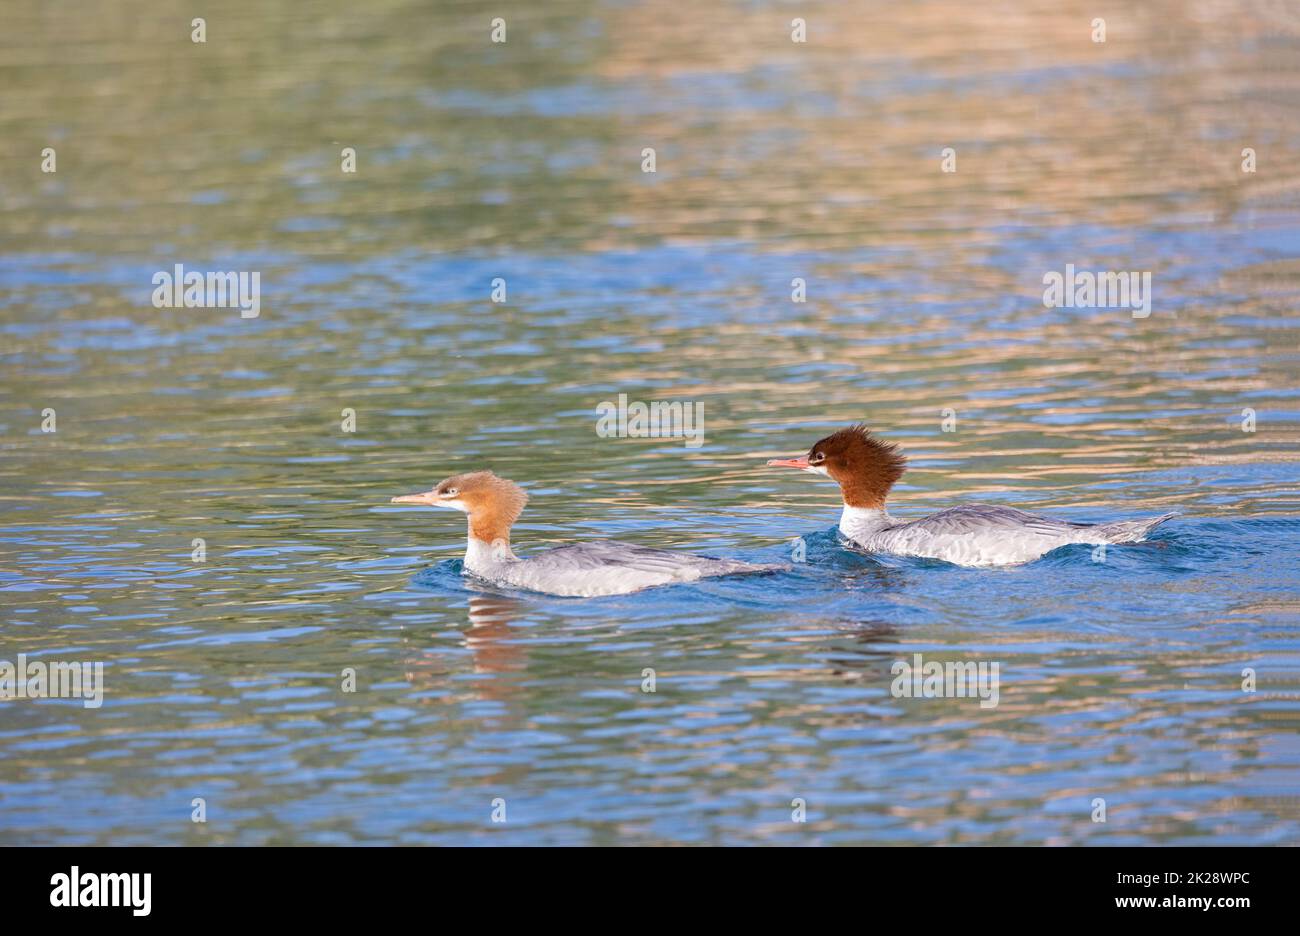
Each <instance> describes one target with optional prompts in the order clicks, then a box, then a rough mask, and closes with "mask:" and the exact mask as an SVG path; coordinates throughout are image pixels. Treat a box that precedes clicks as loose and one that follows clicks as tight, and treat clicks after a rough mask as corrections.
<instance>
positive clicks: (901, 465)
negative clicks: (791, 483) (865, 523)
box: [768, 423, 907, 510]
mask: <svg viewBox="0 0 1300 936" xmlns="http://www.w3.org/2000/svg"><path fill="white" fill-rule="evenodd" d="M768 464H769V465H780V466H782V467H786V468H800V469H802V470H804V471H811V472H815V473H816V474H824V475H827V476H828V477H831V478H834V479H835V480H836V481H838V482H839V485H840V492H841V493H842V494H843V495H844V503H845V504H846V505H848V506H849V507H864V508H867V509H870V510H879V509H882V508H883V507H884V506H885V498H886V497H887V496H888V494H889V489H890V488H892V487H893V486H894V483H895V482H896V481H897V480H898V479H899V478H901V477H902V476H903V472H904V471H906V470H907V459H906V458H904V457H903V454H902V453H901V452H899V451H898V446H896V445H894V444H893V443H892V442H884V441H882V440H880V439H877V438H876V437H875V436H873V435H872V434H871V433H870V432H869V431H868V430H867V427H866V426H864V425H862V424H861V423H859V424H858V425H856V426H849V427H848V428H846V429H841V430H840V431H839V432H835V433H832V434H831V435H828V436H827V437H826V438H824V439H821V440H819V441H818V442H817V443H816V444H814V445H813V447H812V448H811V449H809V450H808V454H807V455H805V456H803V457H801V458H788V459H774V460H773V461H769V462H768Z"/></svg>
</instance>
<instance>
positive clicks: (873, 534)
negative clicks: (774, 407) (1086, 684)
mask: <svg viewBox="0 0 1300 936" xmlns="http://www.w3.org/2000/svg"><path fill="white" fill-rule="evenodd" d="M768 464H769V465H775V466H779V467H782V468H798V469H799V470H800V471H810V472H813V473H814V474H820V475H825V476H826V477H828V478H833V479H834V480H835V481H837V482H839V485H840V493H841V494H842V495H843V497H844V513H843V514H841V515H840V532H841V533H842V534H844V536H846V537H847V538H848V539H850V540H852V541H853V542H854V543H856V544H857V545H858V546H860V547H862V548H863V549H865V550H867V551H868V552H878V553H888V554H891V555H895V556H917V557H921V558H926V559H942V560H944V561H945V562H951V563H955V564H956V565H962V566H998V565H1017V564H1019V563H1022V562H1030V561H1031V560H1034V559H1037V558H1038V557H1039V556H1042V555H1043V554H1045V553H1048V552H1051V551H1052V550H1053V549H1056V548H1057V547H1059V546H1066V545H1068V544H1070V543H1087V544H1090V545H1100V544H1103V543H1105V544H1108V545H1109V544H1115V543H1138V542H1141V541H1142V540H1144V539H1146V536H1147V534H1148V533H1149V532H1151V530H1152V529H1153V528H1154V527H1156V526H1158V525H1159V524H1161V523H1164V522H1165V521H1166V520H1168V519H1169V518H1170V517H1172V516H1175V515H1174V514H1171V513H1170V514H1165V515H1164V516H1161V517H1154V518H1152V519H1148V520H1121V521H1119V522H1118V523H1102V524H1088V523H1068V522H1066V521H1064V520H1053V519H1052V518H1050V517H1041V516H1038V515H1036V514H1031V513H1026V512H1025V511H1023V510H1016V509H1015V508H1013V507H992V506H984V505H978V504H977V505H971V506H966V507H952V508H949V509H948V510H941V511H939V513H937V514H933V515H932V516H929V517H924V518H922V519H920V520H912V521H910V522H904V521H901V520H895V519H894V518H893V517H891V516H890V515H889V514H888V513H887V512H886V511H885V496H886V495H887V494H888V493H889V489H890V488H892V487H893V486H894V482H896V481H897V480H898V479H899V478H900V477H902V475H903V472H904V471H906V470H907V460H906V459H905V458H904V457H903V455H902V454H901V453H900V452H899V451H898V447H897V446H896V445H894V444H893V443H890V442H884V441H881V440H880V439H878V438H876V437H875V436H873V435H872V434H871V433H870V432H869V431H868V430H867V427H866V426H864V425H861V424H859V425H856V426H850V427H848V428H847V429H841V430H840V431H839V432H836V433H834V434H833V435H829V436H827V437H826V438H824V439H822V440H821V441H820V442H818V443H817V444H816V445H814V446H813V447H812V449H810V450H809V452H808V454H807V455H803V456H800V457H798V458H774V459H772V460H771V461H769V462H768Z"/></svg>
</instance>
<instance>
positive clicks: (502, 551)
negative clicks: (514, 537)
mask: <svg viewBox="0 0 1300 936" xmlns="http://www.w3.org/2000/svg"><path fill="white" fill-rule="evenodd" d="M517 561H518V557H517V556H515V554H514V553H512V552H511V551H510V543H509V542H507V541H506V540H497V541H496V542H495V543H489V542H486V541H484V540H481V539H479V538H478V537H476V536H471V537H470V538H469V545H468V546H467V547H466V549H465V568H467V569H469V570H470V571H471V572H476V571H478V570H480V569H488V568H491V567H492V566H494V565H499V564H500V563H502V562H517Z"/></svg>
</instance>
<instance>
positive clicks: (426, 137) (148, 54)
mask: <svg viewBox="0 0 1300 936" xmlns="http://www.w3.org/2000/svg"><path fill="white" fill-rule="evenodd" d="M194 15H195V13H194V10H193V9H192V5H188V4H180V3H176V2H171V0H164V2H162V3H151V4H142V3H109V4H104V5H100V6H98V7H97V8H96V9H94V10H91V9H86V8H84V7H83V6H81V5H78V4H71V3H45V2H36V0H15V2H10V3H8V4H7V5H6V13H5V20H6V25H5V29H4V30H3V32H2V33H0V81H2V82H3V87H4V95H3V97H2V98H0V166H3V172H0V208H2V209H3V215H2V217H3V224H2V225H0V362H2V363H0V368H2V369H0V447H2V450H3V457H2V458H0V501H2V503H3V510H2V512H0V612H2V613H0V660H8V661H13V660H14V659H15V658H16V655H17V654H25V655H26V656H27V657H29V658H32V659H41V660H47V661H58V660H97V661H102V662H103V663H104V666H105V680H106V686H107V691H106V696H105V701H104V704H103V706H102V708H99V709H87V708H85V707H83V706H82V705H81V704H80V702H78V701H75V700H13V701H6V702H0V841H3V842H6V843H99V844H108V843H165V844H180V843H184V844H198V843H238V844H256V843H295V844H298V843H302V844H305V843H316V844H331V843H429V844H442V843H516V844H570V843H571V844H630V843H687V844H691V843H761V842H773V843H785V844H800V843H817V844H834V843H888V844H934V843H952V844H957V843H983V844H989V843H1013V842H1014V843H1053V844H1056V843H1082V844H1112V843H1166V842H1183V843H1247V844H1248V843H1295V842H1297V841H1298V840H1300V799H1298V798H1297V797H1300V736H1298V735H1297V729H1300V704H1297V699H1298V698H1300V551H1298V550H1297V547H1296V541H1297V534H1300V503H1298V500H1300V497H1298V495H1300V480H1298V479H1297V473H1298V472H1297V469H1298V467H1300V466H1298V464H1297V462H1298V459H1297V451H1298V446H1297V443H1298V442H1300V431H1298V429H1300V360H1298V358H1300V318H1298V316H1297V307H1298V306H1297V303H1298V300H1300V168H1298V167H1300V15H1298V14H1296V13H1295V11H1294V10H1293V9H1291V8H1290V7H1289V6H1288V5H1286V4H1283V3H1280V2H1268V0H1260V2H1257V3H1247V2H1241V3H1235V2H1188V3H1173V2H1157V3H1153V4H1146V5H1143V9H1142V10H1141V11H1140V12H1136V13H1132V14H1124V13H1121V12H1118V11H1116V12H1114V13H1108V14H1107V32H1108V35H1107V41H1106V42H1105V43H1104V44H1101V43H1094V42H1092V41H1091V39H1090V27H1089V25H1088V24H1089V23H1090V22H1091V20H1092V18H1093V17H1094V16H1096V15H1098V14H1097V12H1096V11H1095V10H1094V8H1093V5H1087V4H1079V3H1070V2H1067V3H1065V4H1061V3H1057V2H1046V0H1043V2H1038V0H1029V2H1020V3H1015V4H1006V5H1003V4H998V3H994V4H992V5H989V4H968V3H962V2H956V0H939V2H923V3H919V4H909V5H897V4H861V5H854V4H839V3H836V4H830V3H827V4H818V3H801V4H799V5H797V9H796V8H795V7H791V6H790V5H788V4H770V5H769V4H762V3H734V4H731V3H716V2H712V0H700V2H693V3H691V4H688V5H685V6H683V5H670V4H666V3H624V2H591V3H581V2H562V3H548V4H517V5H514V6H510V5H509V4H507V5H505V6H502V5H500V4H497V5H491V6H489V5H481V4H477V3H468V2H466V3H419V2H403V0H379V2H376V3H366V4H348V3H336V2H308V3H301V2H300V3H288V2H269V3H261V2H259V3H256V4H254V3H250V2H243V0H241V2H234V3H228V4H222V5H221V10H219V11H218V10H213V11H212V12H211V13H209V14H208V23H207V42H206V43H203V44H195V43H193V42H191V41H190V35H189V27H188V26H187V25H186V24H188V23H189V22H190V20H191V19H192V17H193V16H194ZM493 16H505V17H506V19H507V24H508V41H507V42H506V43H505V44H495V45H494V44H492V43H490V42H489V41H488V34H489V28H490V27H489V23H490V20H491V18H492V17H493ZM793 16H801V17H804V18H806V19H807V21H808V24H809V25H808V30H809V41H808V42H807V43H803V44H797V43H793V42H791V41H790V20H791V18H792V17H793ZM46 147H51V148H53V149H54V150H55V151H56V153H57V171H56V172H54V173H42V172H41V152H42V150H43V149H44V148H46ZM343 147H353V148H355V150H356V153H357V167H358V171H357V172H356V173H343V172H341V171H340V159H341V155H340V151H341V149H342V148H343ZM646 147H653V148H654V149H655V151H656V162H657V166H656V168H657V172H655V173H654V174H649V173H644V172H642V171H641V166H642V158H643V156H642V151H643V149H644V148H646ZM944 147H952V148H954V150H955V153H956V160H957V163H956V166H957V171H956V172H954V173H945V172H942V171H941V168H940V161H941V158H942V157H941V151H942V150H943V148H944ZM1246 147H1249V148H1251V149H1253V150H1254V151H1255V153H1256V160H1257V170H1256V171H1255V172H1254V173H1245V172H1242V171H1241V163H1242V159H1243V156H1242V150H1243V148H1246ZM176 263H182V264H185V265H186V267H187V268H189V269H195V270H256V271H259V272H260V274H261V283H262V300H261V301H262V308H261V314H260V316H259V317H258V318H255V319H243V318H241V317H240V316H239V313H238V311H236V310H229V309H193V308H192V309H184V308H181V309H169V308H161V309H159V308H155V307H153V305H152V304H151V302H150V295H151V292H152V289H153V286H152V283H151V278H152V276H153V274H154V272H155V271H159V270H171V269H172V267H173V265H174V264H176ZM1067 263H1073V264H1075V265H1076V266H1077V267H1078V268H1079V269H1116V270H1139V271H1150V272H1151V273H1152V275H1153V282H1154V293H1153V303H1152V313H1151V315H1150V317H1149V318H1145V319H1139V318H1134V317H1133V316H1132V315H1130V314H1129V312H1128V311H1126V310H1123V309H1048V308H1045V307H1044V305H1043V302H1042V290H1043V286H1042V277H1043V274H1044V272H1046V271H1050V270H1063V269H1064V267H1065V264H1067ZM498 277H500V278H502V279H504V280H505V282H506V284H507V290H508V296H507V301H506V302H505V303H503V304H494V303H493V302H491V301H490V292H491V289H492V286H491V284H492V281H493V279H494V278H498ZM795 278H802V279H804V280H805V281H806V284H807V287H806V288H807V301H806V302H803V303H795V302H792V301H791V289H792V287H791V281H792V280H793V279H795ZM619 393H626V394H628V396H629V398H630V399H632V400H645V401H651V400H675V401H685V402H693V403H698V404H702V405H703V412H704V419H705V430H706V432H705V444H704V445H702V446H701V447H699V448H697V449H696V448H689V447H687V446H685V445H683V444H682V441H681V440H672V439H649V440H642V439H602V438H599V437H598V436H597V434H596V432H595V411H596V407H597V405H598V404H599V403H600V402H602V401H604V400H609V399H614V398H616V397H617V395H618V394H619ZM47 409H52V410H54V411H55V414H56V431H55V432H44V431H42V422H43V419H44V418H45V417H44V416H43V412H44V411H45V410H47ZM344 410H352V411H354V413H355V420H356V431H355V432H345V431H343V428H342V424H341V423H342V419H343V412H344ZM945 411H950V415H951V417H952V421H950V422H949V425H948V428H951V429H955V431H951V432H945V431H944V428H945V427H944V423H943V421H944V414H945ZM1252 414H1253V415H1252ZM1252 418H1253V428H1254V430H1255V431H1253V432H1247V431H1243V425H1245V427H1246V428H1251V426H1250V420H1251V419H1252ZM860 419H861V420H866V421H867V422H869V423H870V425H871V426H873V427H874V428H875V429H877V430H879V431H880V432H881V433H883V434H885V435H886V436H887V437H888V438H891V439H893V440H896V441H898V442H900V443H901V444H902V445H903V446H904V448H905V449H906V451H907V453H908V454H909V456H910V457H911V460H912V470H911V472H910V473H909V474H908V475H907V476H906V478H905V479H904V483H903V484H902V485H901V486H900V488H899V489H898V491H897V492H896V494H895V497H894V498H893V500H892V501H891V505H892V509H893V511H894V513H895V514H897V515H900V516H909V517H910V516H919V515H921V514H923V513H924V512H926V511H929V510H934V509H939V508H942V507H945V506H950V505H953V504H957V503H1004V504H1010V505H1013V506H1017V507H1021V508H1025V509H1031V510H1039V511H1043V512H1048V513H1051V514H1053V515H1056V516H1059V517H1063V518H1066V519H1072V520H1084V521H1094V520H1103V519H1119V518H1128V517H1138V516H1143V515H1148V514H1154V513H1163V512H1166V511H1177V512H1178V513H1179V514H1180V516H1179V518H1178V519H1176V520H1175V521H1173V522H1172V523H1170V524H1168V525H1167V526H1166V527H1164V528H1162V530H1161V531H1160V533H1159V534H1158V535H1157V536H1156V537H1155V538H1154V539H1153V540H1152V541H1151V542H1149V543H1146V544H1142V545H1139V546H1133V547H1126V548H1112V549H1111V550H1110V551H1109V552H1108V554H1107V556H1106V558H1105V561H1104V562H1096V561H1094V557H1093V555H1092V553H1091V551H1090V550H1089V549H1088V548H1087V547H1071V548H1067V549H1064V550H1060V551H1057V552H1055V553H1053V554H1051V555H1049V556H1048V557H1046V558H1045V559H1043V560H1041V561H1039V562H1036V563H1033V564H1031V565H1028V566H1024V567H1020V568H1014V569H1002V570H970V569H961V568H957V567H953V566H948V565H945V564H943V563H938V562H929V561H913V560H902V559H874V558H872V557H869V556H865V555H861V554H858V553H854V552H851V551H849V550H846V549H845V548H843V547H842V546H841V545H840V544H839V543H838V542H837V540H836V537H835V535H834V530H833V527H834V525H835V522H836V518H837V515H838V507H837V503H838V499H837V493H836V490H835V487H834V485H832V484H829V483H827V482H825V481H822V480H819V479H815V478H812V477H809V476H805V475H798V474H796V473H794V472H786V473H782V472H780V471H777V470H768V469H766V468H764V467H763V463H764V461H765V460H766V459H767V458H770V457H774V456H778V455H789V454H794V453H798V452H803V451H805V450H806V449H807V446H808V445H809V444H810V443H811V442H812V441H814V440H815V439H816V438H818V437H819V436H820V435H823V434H825V432H826V431H828V430H830V429H833V428H836V427H838V426H841V425H844V424H846V423H848V422H852V421H857V420H860ZM485 467H491V468H493V469H494V470H496V471H497V472H498V473H499V474H502V475H504V476H507V477H510V478H513V479H515V480H517V481H519V482H521V483H522V484H524V485H525V486H526V487H527V488H528V490H529V492H530V494H531V496H532V501H531V503H530V505H529V507H528V509H527V511H526V512H525V514H524V516H523V519H522V521H521V523H520V525H519V526H518V527H517V528H516V536H515V540H516V548H517V550H518V551H519V552H521V553H527V552H528V551H529V550H530V549H536V548H539V547H545V546H548V545H556V544H561V543H568V542H574V541H578V540H584V539H594V538H608V537H615V538H621V539H626V540H629V541H633V542H638V543H643V544H648V545H654V546H661V547H672V548H678V549H683V550H694V551H700V552H706V553H710V554H713V555H722V556H735V557H742V558H750V559H754V560H759V561H773V562H782V561H788V560H789V558H790V556H791V553H792V546H791V544H792V541H793V540H795V539H796V538H797V537H802V538H803V539H804V542H805V545H806V550H807V554H806V559H807V561H806V562H803V563H794V564H792V565H791V568H790V570H789V571H787V572H782V573H778V574H775V575H771V576H763V577H756V578H750V579H743V578H738V579H722V580H713V581H708V582H706V583H701V584H697V585H685V586H677V587H672V588H663V589H657V590H651V591H646V592H642V593H639V594H635V595H630V596H626V597H616V598H603V599H593V600H572V599H557V598H546V597H539V596H535V595H530V594H526V593H504V592H502V591H500V590H495V589H492V588H489V587H487V586H485V585H482V584H476V583H475V582H474V581H473V580H472V579H468V578H466V577H464V576H462V575H461V574H460V557H461V555H462V553H463V550H464V523H463V518H461V517H459V516H457V515H453V514H451V513H448V512H441V511H438V512H435V511H427V510H419V509H411V508H402V507H397V506H392V505H390V504H389V502H388V501H389V498H390V497H391V496H392V495H394V494H403V493H409V492H412V491H417V490H424V489H426V488H427V487H428V486H429V485H430V484H431V483H433V482H436V481H437V480H439V479H440V478H442V477H444V476H446V475H449V474H453V473H456V472H460V471H466V470H472V469H477V468H485ZM199 538H201V539H202V540H203V541H204V543H205V545H206V561H203V562H196V561H194V558H193V550H194V548H195V547H194V541H195V539H199ZM916 653H920V654H922V655H923V657H925V658H928V659H934V660H941V661H943V660H949V661H951V660H975V661H986V662H997V663H998V664H999V667H1000V674H1001V675H1000V678H1001V686H1000V701H999V704H998V705H997V706H996V707H994V708H981V707H980V706H979V705H978V704H977V703H976V702H975V701H974V700H970V699H953V698H948V699H942V698H941V699H925V700H913V699H906V698H896V697H895V696H894V695H892V694H891V692H890V686H891V682H892V681H893V676H892V675H891V667H892V666H893V664H894V662H895V661H897V660H911V659H912V658H913V654H916ZM346 669H351V670H353V671H355V674H356V682H357V691H355V692H344V691H342V688H341V683H342V676H341V674H342V673H343V672H344V670H346ZM647 669H652V670H654V674H655V680H656V687H655V688H656V691H655V692H653V693H648V692H643V691H642V688H643V680H644V678H645V677H644V675H643V674H644V672H645V671H646V670H647ZM1246 669H1250V670H1253V671H1254V673H1255V678H1256V681H1257V686H1256V691H1255V692H1253V693H1249V692H1243V691H1242V684H1243V675H1242V674H1243V670H1246ZM196 797H201V798H203V799H204V800H205V802H206V808H207V822H206V823H195V822H193V821H191V814H192V811H193V809H194V807H193V805H192V804H193V801H194V799H195V798H196ZM1098 798H1101V799H1104V800H1105V802H1106V822H1105V823H1099V822H1094V821H1093V816H1094V813H1095V810H1096V807H1095V805H1094V803H1095V801H1096V800H1097V799H1098ZM496 799H501V800H504V802H505V808H506V816H507V821H506V822H504V823H494V822H493V821H491V820H492V812H493V801H494V800H496ZM796 799H798V800H802V801H804V803H805V804H806V810H807V817H806V818H807V821H806V822H803V823H796V822H792V821H791V812H792V809H793V808H794V806H793V805H792V803H793V801H795V800H796Z"/></svg>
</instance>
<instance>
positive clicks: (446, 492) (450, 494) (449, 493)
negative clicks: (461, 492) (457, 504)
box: [438, 488, 457, 497]
mask: <svg viewBox="0 0 1300 936" xmlns="http://www.w3.org/2000/svg"><path fill="white" fill-rule="evenodd" d="M456 493H457V492H456V489H455V488H447V489H446V490H443V491H439V492H438V496H439V497H455V496H456Z"/></svg>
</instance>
